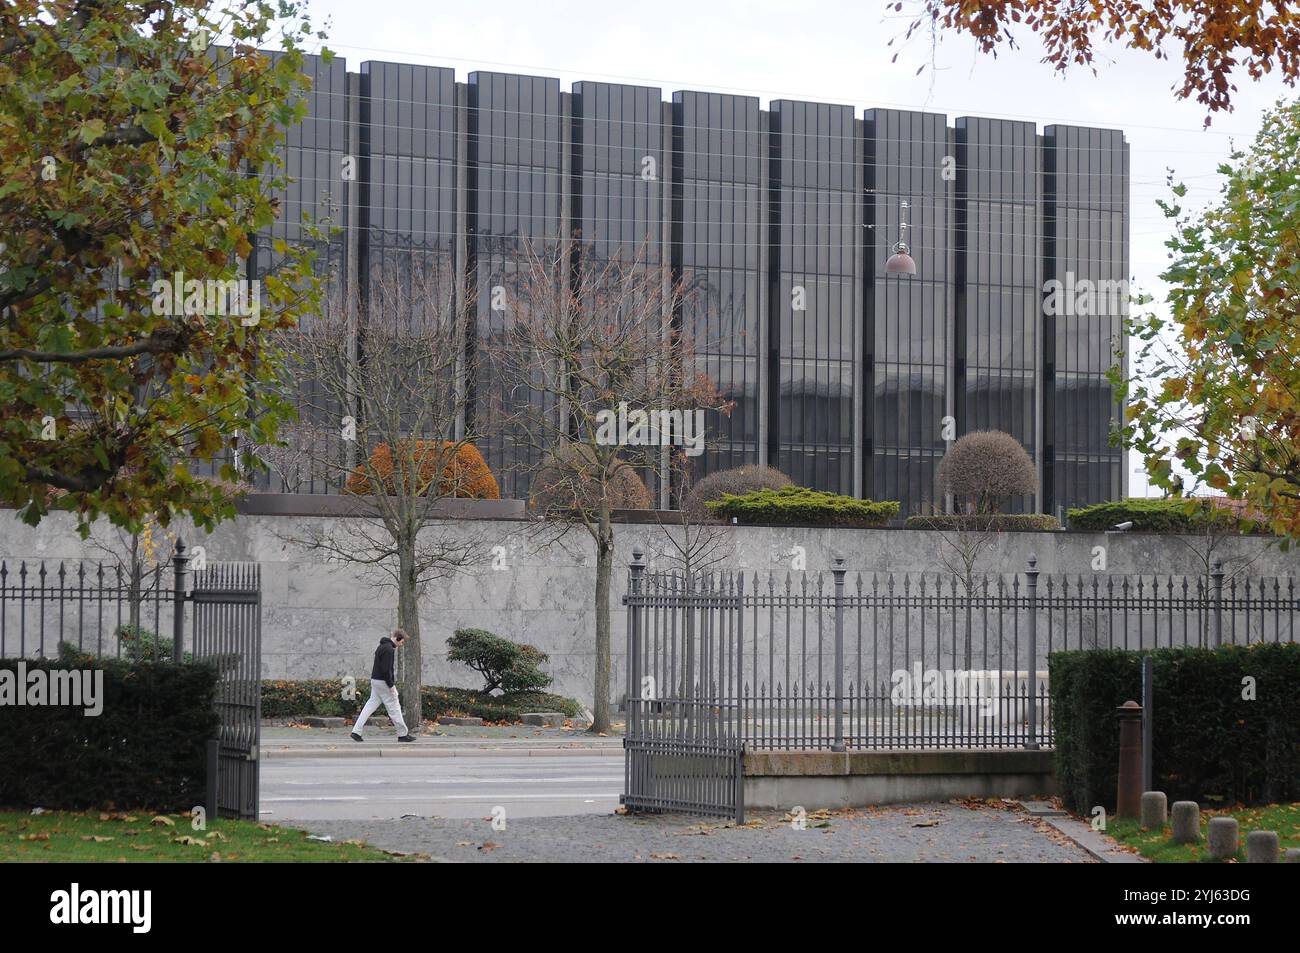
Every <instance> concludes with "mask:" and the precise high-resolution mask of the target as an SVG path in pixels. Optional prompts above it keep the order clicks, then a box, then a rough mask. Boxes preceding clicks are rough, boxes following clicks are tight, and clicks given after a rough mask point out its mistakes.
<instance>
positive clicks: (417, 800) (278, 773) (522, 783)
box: [262, 750, 623, 821]
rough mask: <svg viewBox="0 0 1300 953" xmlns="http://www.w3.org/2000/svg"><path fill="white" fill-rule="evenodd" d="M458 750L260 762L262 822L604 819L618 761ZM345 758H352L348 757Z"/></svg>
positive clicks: (618, 777) (617, 783)
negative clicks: (500, 814)
mask: <svg viewBox="0 0 1300 953" xmlns="http://www.w3.org/2000/svg"><path fill="white" fill-rule="evenodd" d="M544 754H546V755H548V756H547V757H533V756H529V755H527V754H524V753H520V754H515V753H514V752H510V751H500V750H497V751H482V752H477V751H474V750H458V751H456V752H455V756H454V757H418V756H417V757H366V756H350V757H337V756H335V757H328V756H326V757H304V756H298V757H292V758H276V757H272V758H267V759H265V760H264V761H263V762H262V819H263V820H265V821H302V820H313V819H318V818H332V819H342V818H346V819H354V820H360V819H376V818H387V819H392V818H400V817H401V816H402V815H403V814H416V815H419V816H421V817H425V818H428V817H442V818H481V817H485V816H488V815H490V814H491V813H492V809H493V808H494V807H498V806H499V807H504V808H505V811H506V816H507V817H508V818H515V817H537V816H555V815H571V814H609V813H610V812H611V811H613V810H614V808H615V807H617V806H618V795H619V792H620V791H621V790H622V788H623V759H622V758H619V757H610V756H609V755H608V754H605V755H600V754H585V753H582V752H572V753H571V752H569V751H565V752H564V753H563V754H561V753H559V752H555V751H548V752H544ZM349 755H351V751H349Z"/></svg>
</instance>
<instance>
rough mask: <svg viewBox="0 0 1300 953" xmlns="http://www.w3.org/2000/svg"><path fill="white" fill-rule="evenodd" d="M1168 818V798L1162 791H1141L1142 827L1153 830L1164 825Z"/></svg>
mask: <svg viewBox="0 0 1300 953" xmlns="http://www.w3.org/2000/svg"><path fill="white" fill-rule="evenodd" d="M1167 820H1169V799H1168V798H1167V797H1165V792H1164V791H1144V792H1143V793H1142V829H1143V830H1148V831H1149V830H1153V829H1155V828H1160V827H1164V826H1165V822H1166V821H1167Z"/></svg>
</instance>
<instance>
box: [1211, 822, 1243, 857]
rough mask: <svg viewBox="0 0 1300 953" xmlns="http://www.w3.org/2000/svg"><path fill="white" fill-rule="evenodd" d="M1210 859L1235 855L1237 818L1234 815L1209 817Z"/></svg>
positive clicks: (1237, 839) (1237, 837)
mask: <svg viewBox="0 0 1300 953" xmlns="http://www.w3.org/2000/svg"><path fill="white" fill-rule="evenodd" d="M1207 840H1208V841H1209V848H1210V859H1211V860H1231V859H1232V858H1233V857H1236V856H1237V845H1238V841H1239V836H1238V830H1237V819H1236V818H1235V817H1212V818H1210V830H1209V837H1208V838H1207Z"/></svg>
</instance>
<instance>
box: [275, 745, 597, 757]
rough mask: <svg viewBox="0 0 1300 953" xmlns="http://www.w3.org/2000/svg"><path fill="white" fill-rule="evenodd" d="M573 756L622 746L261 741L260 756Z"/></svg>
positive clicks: (587, 754)
mask: <svg viewBox="0 0 1300 953" xmlns="http://www.w3.org/2000/svg"><path fill="white" fill-rule="evenodd" d="M575 756H579V757H581V756H586V757H605V758H614V757H619V758H621V757H622V756H623V746H622V745H618V746H617V747H615V746H614V745H599V746H592V747H589V748H562V747H559V746H556V747H551V748H519V749H511V748H463V749H457V748H442V747H433V746H431V745H430V746H424V747H420V746H419V742H416V743H415V744H414V745H403V746H402V747H400V748H397V747H393V746H391V745H389V746H388V747H382V746H380V745H375V746H374V747H371V748H366V747H363V746H362V745H358V744H356V743H355V742H353V746H352V747H350V748H343V747H338V748H333V747H331V748H324V749H322V750H312V749H308V748H267V747H266V746H265V745H263V747H262V750H261V752H260V757H261V759H262V760H263V761H270V760H276V761H281V760H290V759H307V758H482V757H501V758H568V757H575Z"/></svg>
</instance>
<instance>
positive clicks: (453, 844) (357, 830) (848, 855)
mask: <svg viewBox="0 0 1300 953" xmlns="http://www.w3.org/2000/svg"><path fill="white" fill-rule="evenodd" d="M297 826H299V827H305V828H307V829H308V830H310V831H311V832H313V833H315V834H327V835H330V836H332V837H333V838H334V839H335V840H349V839H352V838H359V839H362V840H365V841H367V842H369V843H371V844H373V845H375V846H376V847H382V848H385V849H388V850H397V851H404V852H407V853H419V854H421V855H423V856H426V857H428V858H430V859H434V860H445V861H453V862H467V863H483V862H487V863H500V862H510V861H515V862H518V861H530V862H535V863H536V862H562V863H582V862H602V863H603V862H637V861H645V862H670V863H671V862H690V861H715V862H717V861H728V862H738V861H759V862H776V863H781V862H819V861H820V862H826V861H841V862H842V861H868V862H871V861H892V862H900V861H901V862H912V861H922V862H957V863H961V862H984V863H1092V862H1094V861H1093V860H1092V858H1091V857H1090V856H1089V855H1088V854H1087V853H1086V852H1085V851H1084V850H1082V849H1081V848H1080V847H1079V846H1078V845H1076V844H1075V843H1074V842H1073V841H1071V840H1069V839H1068V838H1066V837H1063V836H1062V835H1061V834H1059V833H1058V832H1055V831H1053V830H1051V829H1050V828H1048V826H1047V825H1046V824H1045V823H1043V822H1042V821H1040V820H1037V819H1035V818H1032V817H1029V816H1028V815H1026V814H1025V813H1024V812H1022V811H1020V810H1011V809H1004V808H996V807H994V808H990V807H984V806H979V805H976V806H967V805H964V804H952V803H947V804H918V805H898V806H896V807H885V808H869V809H861V810H843V811H832V812H827V813H826V814H824V815H814V816H811V817H809V818H808V823H807V826H806V827H805V828H804V829H803V830H796V829H795V828H794V827H793V826H792V825H791V823H790V822H789V820H787V819H786V817H785V816H784V815H782V814H778V813H771V812H753V813H752V814H751V820H750V822H749V823H748V824H746V825H745V826H743V827H735V826H732V825H729V824H722V823H715V822H710V821H705V820H703V819H701V818H696V817H683V816H680V815H677V816H672V815H669V816H658V817H648V816H622V815H611V814H603V815H596V814H592V815H587V816H570V817H519V818H513V817H511V816H508V817H507V823H506V829H505V830H494V829H493V828H492V826H491V824H490V823H489V822H487V821H485V820H483V819H482V818H477V817H476V818H463V819H438V820H428V819H425V818H411V819H407V820H373V821H361V820H354V821H339V820H331V821H323V820H322V821H306V822H300V823H298V825H297Z"/></svg>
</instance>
